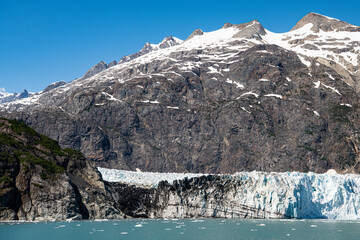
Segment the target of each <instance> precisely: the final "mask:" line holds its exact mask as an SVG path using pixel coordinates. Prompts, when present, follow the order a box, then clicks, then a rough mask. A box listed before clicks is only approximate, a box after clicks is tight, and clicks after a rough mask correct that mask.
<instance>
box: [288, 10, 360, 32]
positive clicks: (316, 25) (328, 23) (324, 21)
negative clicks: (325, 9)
mask: <svg viewBox="0 0 360 240" xmlns="http://www.w3.org/2000/svg"><path fill="white" fill-rule="evenodd" d="M309 23H311V24H313V26H312V28H311V30H313V31H314V32H319V31H320V30H322V31H325V32H330V31H335V30H336V31H348V32H360V27H358V26H354V25H351V24H349V23H347V22H343V21H340V20H338V19H335V18H329V17H326V16H323V15H320V14H317V13H309V14H307V15H306V16H304V17H303V18H302V19H301V20H300V21H299V22H298V23H297V24H296V25H295V26H294V27H293V28H292V29H291V31H293V30H297V29H299V28H302V27H303V26H305V25H306V24H309Z"/></svg>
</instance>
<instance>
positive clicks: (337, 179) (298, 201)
mask: <svg viewBox="0 0 360 240" xmlns="http://www.w3.org/2000/svg"><path fill="white" fill-rule="evenodd" d="M98 169H99V171H100V173H101V174H102V177H103V179H104V180H105V181H109V182H122V183H128V184H136V185H142V186H144V185H145V186H151V187H156V186H157V184H158V183H159V182H160V181H162V180H166V181H168V182H169V183H172V181H174V180H176V179H183V178H185V177H188V178H191V177H197V176H201V175H204V174H193V173H150V172H132V171H124V170H114V169H106V168H98ZM220 176H222V177H223V178H226V179H232V180H236V181H240V182H241V184H240V187H238V188H237V189H236V192H234V193H230V194H232V195H233V201H236V202H238V203H239V204H243V205H247V206H251V207H256V208H258V209H263V210H266V211H269V212H273V213H281V214H284V215H286V216H289V217H292V218H328V219H342V220H355V219H360V176H359V175H356V174H344V175H343V174H337V173H336V172H335V171H334V170H329V171H328V172H327V173H324V174H316V173H312V172H309V173H300V172H284V173H275V172H272V173H265V172H257V171H253V172H239V173H236V174H233V175H220ZM208 191H212V190H211V189H208Z"/></svg>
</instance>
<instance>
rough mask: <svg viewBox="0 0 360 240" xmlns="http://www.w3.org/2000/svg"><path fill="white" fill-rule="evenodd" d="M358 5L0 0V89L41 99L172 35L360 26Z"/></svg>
mask: <svg viewBox="0 0 360 240" xmlns="http://www.w3.org/2000/svg"><path fill="white" fill-rule="evenodd" d="M359 9H360V3H359V1H354V0H352V1H349V0H342V1H331V0H328V1H316V0H312V1H309V0H302V1H289V0H287V1H282V0H278V1H262V0H258V1H250V0H247V1H240V0H237V1H226V0H223V1H210V0H208V1H195V0H194V1H188V0H182V1H171V0H168V1H135V0H133V1H115V0H102V1H100V0H99V1H92V0H86V1H76V0H72V1H68V0H46V1H37V0H31V1H25V0H0V89H1V88H5V89H6V91H7V92H15V91H16V92H21V91H22V90H23V89H27V90H29V91H40V90H42V89H43V88H45V87H46V86H47V85H48V84H50V83H52V82H56V81H61V80H64V81H67V82H68V81H71V80H73V79H75V78H78V77H81V76H82V75H83V74H84V73H85V72H86V70H87V69H89V68H90V67H92V66H93V65H95V64H96V63H98V62H99V61H101V60H104V61H105V62H110V61H112V60H120V58H121V57H122V56H124V55H128V54H131V53H134V52H136V51H138V50H139V49H141V47H142V46H143V45H144V44H145V42H147V41H148V42H151V43H157V42H160V41H161V40H162V39H163V38H164V37H166V36H168V35H172V36H175V37H178V38H181V39H186V38H187V37H188V35H190V34H191V32H192V31H193V30H195V29H197V28H201V29H202V30H203V31H213V30H216V29H219V28H220V27H222V25H223V24H224V23H225V22H231V23H244V22H248V21H251V20H253V19H258V20H259V21H260V22H261V23H262V25H263V26H264V27H265V28H267V29H268V30H270V31H274V32H286V31H289V30H290V29H291V28H292V27H293V26H294V25H295V24H296V22H297V21H298V20H300V19H301V18H302V17H303V16H304V15H306V14H307V13H308V12H317V13H321V14H324V15H327V16H330V17H334V18H338V19H341V20H344V21H347V22H350V23H352V24H355V25H360V14H359V12H358V11H359Z"/></svg>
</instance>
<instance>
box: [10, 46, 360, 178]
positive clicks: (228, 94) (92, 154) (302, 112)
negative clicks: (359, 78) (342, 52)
mask: <svg viewBox="0 0 360 240" xmlns="http://www.w3.org/2000/svg"><path fill="white" fill-rule="evenodd" d="M201 51H202V50H198V52H197V53H196V55H197V54H201ZM178 54H183V55H182V56H181V57H182V58H185V59H187V58H191V59H192V61H195V62H196V61H200V60H201V59H200V58H194V55H192V54H191V53H188V52H184V53H178ZM228 62H230V64H229V63H223V64H224V65H223V66H222V65H220V67H221V68H228V71H222V72H221V74H216V75H215V74H209V69H208V67H211V66H212V65H206V64H205V65H204V66H201V67H199V68H196V69H194V70H193V72H181V71H180V70H179V69H178V67H177V66H172V65H171V64H170V63H169V64H168V65H167V64H166V63H164V62H161V61H159V62H153V63H152V64H149V65H147V66H143V67H146V68H147V71H152V70H151V69H156V68H159V65H161V68H170V70H172V71H174V72H180V73H179V74H173V75H170V77H164V76H161V75H153V76H151V77H149V76H142V77H141V76H140V77H136V78H135V79H133V80H132V81H127V82H113V83H112V84H111V85H110V86H107V85H99V86H98V87H96V88H86V89H82V90H80V92H78V91H76V92H75V93H73V94H72V95H69V96H67V97H66V98H65V99H64V100H63V101H62V103H61V105H62V109H56V108H54V107H48V108H47V109H41V110H40V111H32V112H31V114H29V113H16V114H14V115H10V116H15V117H17V118H21V119H23V120H24V121H25V122H26V123H27V124H29V125H31V126H32V127H34V128H35V129H36V130H37V131H39V132H41V133H43V134H46V135H48V136H50V137H51V138H53V139H56V140H58V141H59V143H60V144H61V146H63V147H71V148H75V149H78V150H81V151H82V152H83V153H84V154H85V155H86V156H87V157H89V158H91V159H92V160H94V161H95V162H96V164H97V165H98V166H104V167H111V168H122V169H132V170H135V168H140V169H141V170H146V171H161V172H168V171H170V172H173V171H176V172H205V173H233V172H236V171H244V170H246V171H251V170H261V171H304V172H306V171H314V172H324V171H326V170H327V169H330V168H335V169H337V170H338V171H349V172H359V166H358V160H359V155H358V152H357V148H358V146H359V134H358V131H359V124H358V123H359V107H358V106H359V97H358V93H357V92H356V91H355V90H354V89H353V88H352V87H350V86H349V85H347V84H346V83H345V82H344V81H342V80H341V78H342V77H341V76H340V75H338V73H336V72H335V71H334V70H333V69H331V68H329V67H327V66H325V65H322V64H318V63H317V64H315V62H313V64H312V65H311V67H310V68H308V67H307V66H305V65H304V64H302V62H301V61H300V59H299V58H298V56H297V55H296V54H295V53H293V52H291V51H287V50H284V49H282V48H280V47H278V46H275V45H258V46H254V47H252V48H250V49H249V50H246V51H244V52H241V53H238V54H236V55H234V56H233V57H232V58H230V59H228ZM219 64H221V63H219ZM329 74H331V76H333V78H334V80H332V79H330V78H329ZM130 76H131V75H130ZM169 79H170V80H171V81H170V80H169ZM318 81H320V82H321V84H319V82H318ZM317 84H319V86H318V87H317ZM329 86H332V87H331V88H329ZM243 87H244V88H246V90H245V89H243ZM337 91H338V92H337ZM104 92H106V94H104ZM114 99H115V100H114ZM119 99H121V100H119Z"/></svg>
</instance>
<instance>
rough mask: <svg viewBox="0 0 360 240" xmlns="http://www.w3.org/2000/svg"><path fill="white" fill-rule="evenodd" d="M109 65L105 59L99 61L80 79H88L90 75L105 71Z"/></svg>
mask: <svg viewBox="0 0 360 240" xmlns="http://www.w3.org/2000/svg"><path fill="white" fill-rule="evenodd" d="M107 68H108V66H107V64H106V63H105V62H104V61H101V62H99V63H98V64H96V65H94V66H93V67H92V68H90V69H89V70H88V71H87V72H86V73H85V74H84V76H82V77H81V78H80V79H81V80H83V79H87V78H89V77H92V76H94V75H96V74H98V73H99V72H102V71H104V70H105V69H107Z"/></svg>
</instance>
